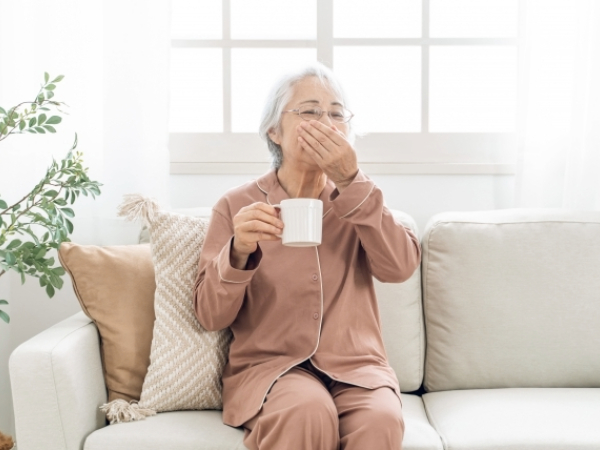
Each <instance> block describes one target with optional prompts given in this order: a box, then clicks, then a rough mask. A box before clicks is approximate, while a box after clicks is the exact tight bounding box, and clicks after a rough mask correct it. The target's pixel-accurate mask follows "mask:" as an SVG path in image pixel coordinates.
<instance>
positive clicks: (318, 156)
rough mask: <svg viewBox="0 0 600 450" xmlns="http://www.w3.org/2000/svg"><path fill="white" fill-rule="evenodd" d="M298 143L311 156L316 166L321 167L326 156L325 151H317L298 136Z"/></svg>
mask: <svg viewBox="0 0 600 450" xmlns="http://www.w3.org/2000/svg"><path fill="white" fill-rule="evenodd" d="M298 142H300V145H302V148H303V149H304V150H305V151H306V152H308V153H309V154H310V156H312V158H313V159H314V160H315V161H316V162H317V164H319V165H321V163H322V162H323V158H324V157H325V156H326V155H325V151H323V150H321V151H317V150H315V148H314V147H313V146H312V145H310V144H309V143H308V142H307V141H306V140H305V139H304V138H302V137H301V136H298Z"/></svg>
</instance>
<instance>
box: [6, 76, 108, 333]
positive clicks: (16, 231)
mask: <svg viewBox="0 0 600 450" xmlns="http://www.w3.org/2000/svg"><path fill="white" fill-rule="evenodd" d="M63 78H64V77H63V75H59V76H57V77H56V78H54V79H53V80H51V81H50V76H49V75H48V73H47V72H46V73H44V83H43V84H42V86H41V88H40V90H39V92H38V94H37V95H36V97H35V100H33V101H29V102H22V103H19V104H18V105H16V106H13V107H12V108H8V109H5V108H2V107H1V106H0V142H2V141H3V140H5V139H6V138H8V137H9V136H11V135H15V134H26V133H31V134H45V133H56V129H55V125H58V124H59V123H60V122H61V121H62V118H61V116H60V113H64V111H62V110H61V109H60V107H61V106H62V105H65V104H64V103H63V102H57V101H55V100H52V98H53V97H54V91H55V89H56V85H57V84H58V83H59V82H60V81H61V80H62V79H63ZM0 145H1V144H0ZM76 147H77V134H75V141H74V143H73V146H72V147H71V149H70V150H69V151H68V152H67V155H66V156H65V157H64V158H63V159H62V160H61V161H60V162H57V161H55V160H54V158H53V159H52V164H51V165H50V167H49V168H48V169H47V170H46V174H45V175H44V177H43V178H42V179H41V180H40V182H39V183H38V184H36V185H35V186H34V187H33V189H31V191H30V192H29V193H27V194H26V195H24V196H23V198H21V199H20V200H18V201H17V202H15V203H12V204H10V205H9V204H8V203H7V202H6V201H5V200H4V199H2V195H1V194H0V277H1V276H2V275H4V274H6V273H7V272H8V271H9V270H14V271H16V272H18V273H19V274H20V275H21V284H23V283H25V276H26V275H29V276H32V277H36V278H38V279H39V283H40V286H42V287H44V288H45V291H46V294H47V295H48V296H49V297H53V296H54V293H55V289H61V288H62V286H63V280H62V277H63V275H65V270H64V269H63V268H62V267H60V265H57V266H55V260H54V258H53V257H47V253H48V251H49V250H50V249H58V247H59V246H60V244H61V242H65V241H70V239H69V234H71V233H73V229H74V227H73V223H72V222H71V220H70V219H72V218H73V217H74V216H75V212H74V211H73V209H72V207H71V205H73V203H74V202H75V201H76V200H77V198H78V197H79V195H80V194H83V195H84V196H87V195H88V194H89V195H91V196H92V197H93V198H96V195H100V188H99V186H102V184H101V183H99V182H97V181H92V180H90V179H89V177H88V175H87V171H88V168H87V167H86V168H84V167H83V159H82V153H81V152H80V151H76V150H75V149H76ZM1 157H2V155H1V153H0V158H1ZM1 189H2V183H1V182H0V190H1ZM7 304H8V301H7V300H5V299H0V318H1V319H2V320H3V321H4V322H6V323H9V322H10V317H9V315H8V314H7V313H6V312H5V311H3V310H2V305H7Z"/></svg>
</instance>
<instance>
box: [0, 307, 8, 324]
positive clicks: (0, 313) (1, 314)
mask: <svg viewBox="0 0 600 450" xmlns="http://www.w3.org/2000/svg"><path fill="white" fill-rule="evenodd" d="M0 318H1V319H2V320H4V321H5V322H6V323H10V317H9V316H8V314H6V313H5V312H4V311H2V310H1V309H0Z"/></svg>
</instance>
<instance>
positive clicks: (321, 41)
mask: <svg viewBox="0 0 600 450" xmlns="http://www.w3.org/2000/svg"><path fill="white" fill-rule="evenodd" d="M317 60H318V61H320V62H322V63H323V64H325V65H326V66H327V67H329V68H330V69H332V68H333V0H319V1H318V2H317Z"/></svg>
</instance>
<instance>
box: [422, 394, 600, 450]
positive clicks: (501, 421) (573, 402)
mask: <svg viewBox="0 0 600 450" xmlns="http://www.w3.org/2000/svg"><path fill="white" fill-rule="evenodd" d="M423 402H424V404H425V410H426V411H427V415H428V416H429V420H430V421H431V424H432V425H433V427H434V428H435V430H436V431H437V432H438V433H439V435H440V436H441V438H442V441H443V443H444V448H448V449H452V450H486V449H489V450H509V449H510V450H514V449H519V450H540V449H544V450H565V449H569V450H593V449H598V448H600V426H598V424H600V389H598V388H589V389H586V388H539V389H536V388H506V389H471V390H457V391H447V392H431V393H427V394H424V395H423Z"/></svg>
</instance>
